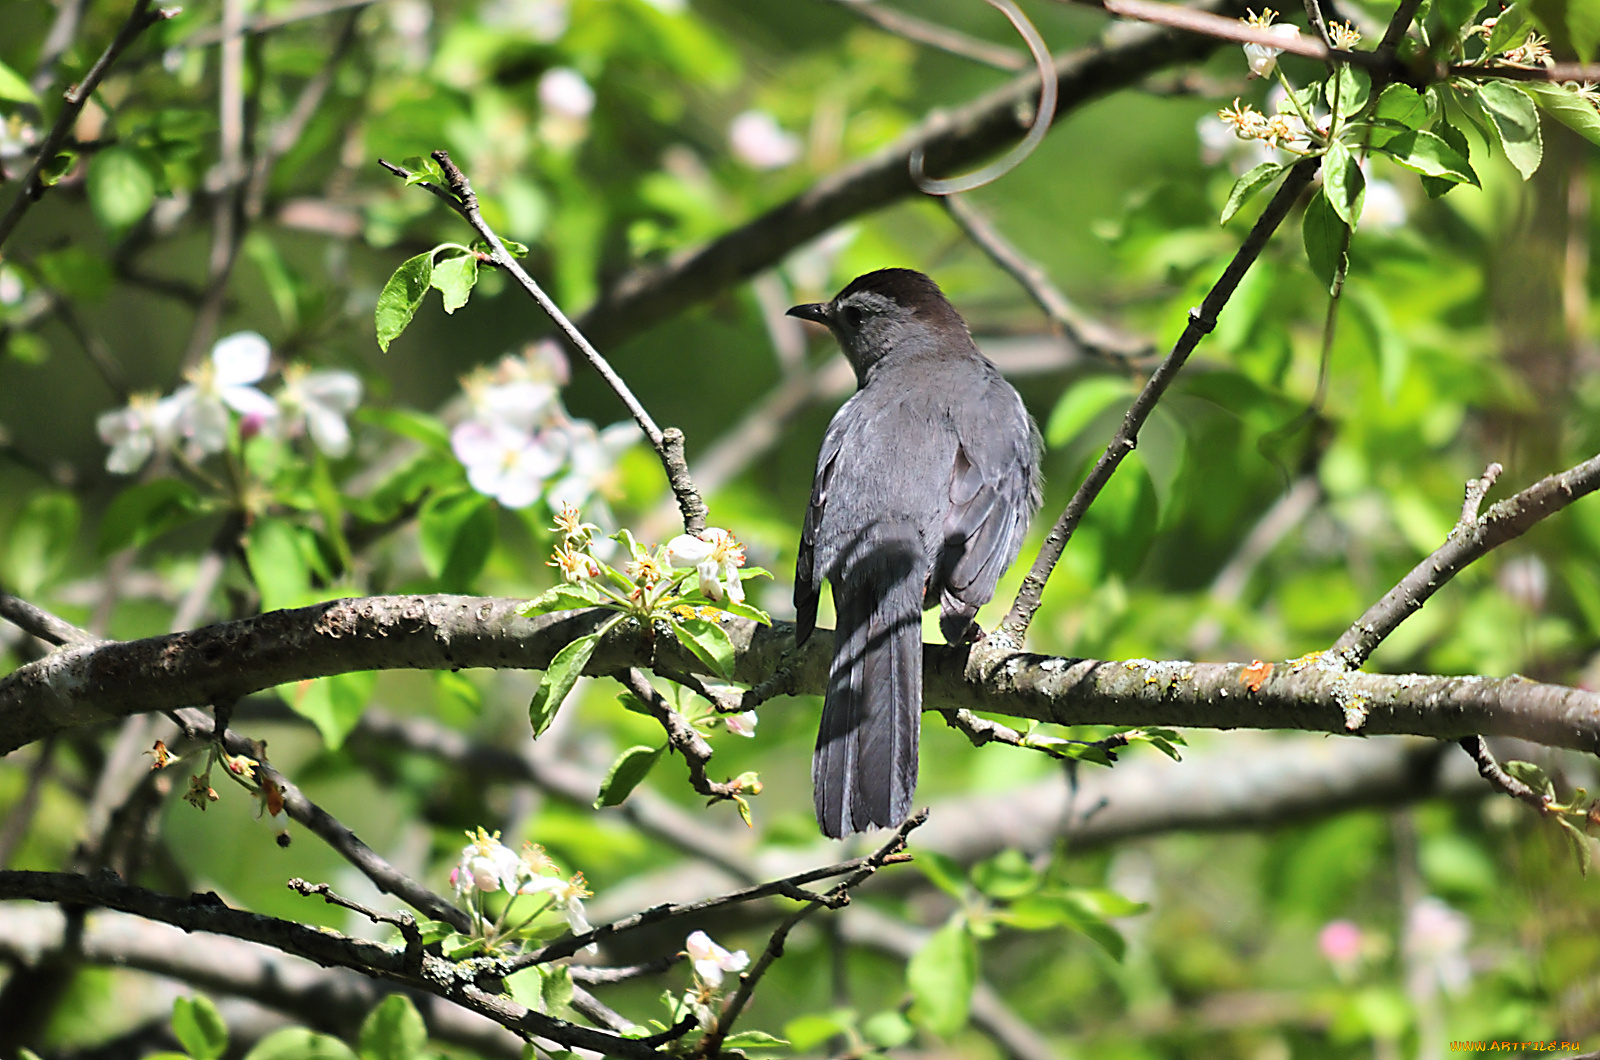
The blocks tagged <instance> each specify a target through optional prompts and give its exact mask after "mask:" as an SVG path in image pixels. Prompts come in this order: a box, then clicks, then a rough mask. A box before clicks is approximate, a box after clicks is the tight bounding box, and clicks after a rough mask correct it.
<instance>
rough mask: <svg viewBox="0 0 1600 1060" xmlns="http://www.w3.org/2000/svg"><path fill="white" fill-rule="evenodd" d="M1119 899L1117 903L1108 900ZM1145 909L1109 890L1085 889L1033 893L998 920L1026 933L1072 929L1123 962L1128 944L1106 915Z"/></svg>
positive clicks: (1124, 913) (1016, 902) (1017, 902)
mask: <svg viewBox="0 0 1600 1060" xmlns="http://www.w3.org/2000/svg"><path fill="white" fill-rule="evenodd" d="M1105 896H1109V897H1110V898H1112V899H1116V903H1111V902H1108V901H1106V900H1105ZM1143 909H1144V907H1143V906H1142V905H1140V904H1138V903H1135V902H1128V901H1127V900H1126V899H1123V898H1121V897H1120V896H1119V895H1114V894H1112V893H1111V892H1109V891H1105V892H1094V891H1089V890H1083V889H1076V888H1074V889H1071V890H1064V891H1051V892H1041V893H1038V894H1030V895H1028V896H1026V897H1024V898H1019V899H1018V900H1017V901H1015V902H1012V903H1011V905H1010V906H1009V907H1007V908H1006V910H1005V911H1004V912H1003V913H1001V914H1000V917H999V919H1000V920H1001V921H1002V922H1004V923H1006V924H1009V925H1011V926H1012V927H1015V928H1018V929H1019V930H1023V931H1047V930H1050V929H1051V928H1057V927H1065V928H1070V929H1072V930H1073V931H1076V932H1078V933H1080V934H1082V935H1085V936H1087V937H1088V938H1089V939H1090V940H1091V941H1093V942H1094V943H1095V944H1096V945H1098V946H1099V947H1100V948H1101V949H1103V950H1105V951H1106V953H1108V954H1109V955H1110V956H1111V957H1112V959H1114V960H1118V961H1120V960H1122V958H1123V955H1124V953H1126V951H1127V942H1126V941H1125V940H1124V939H1123V937H1122V934H1121V932H1119V931H1117V929H1116V928H1114V927H1112V926H1111V925H1110V924H1108V923H1106V917H1107V916H1126V915H1131V914H1132V913H1138V912H1142V911H1143Z"/></svg>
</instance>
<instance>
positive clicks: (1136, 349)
mask: <svg viewBox="0 0 1600 1060" xmlns="http://www.w3.org/2000/svg"><path fill="white" fill-rule="evenodd" d="M939 201H940V204H941V205H943V206H944V208H945V212H946V213H948V214H949V215H950V218H951V220H953V221H955V223H956V225H957V227H959V228H960V229H961V231H962V232H964V233H966V236H967V238H968V239H970V240H972V241H973V242H974V243H976V244H977V245H978V249H980V250H982V251H983V252H984V253H985V254H987V255H988V256H989V259H990V260H991V261H993V262H994V263H995V264H996V265H998V266H1000V268H1001V269H1002V270H1004V271H1005V273H1006V274H1007V275H1008V276H1010V277H1011V278H1012V279H1013V280H1016V281H1017V283H1018V284H1019V285H1021V287H1022V289H1023V290H1024V291H1025V292H1027V295H1028V297H1029V298H1031V299H1033V302H1034V304H1035V305H1037V306H1038V307H1039V308H1040V309H1042V310H1043V311H1044V315H1045V317H1046V318H1047V319H1048V320H1049V321H1050V322H1051V323H1052V324H1054V325H1056V326H1057V327H1059V328H1060V329H1061V330H1062V331H1063V332H1064V333H1065V334H1066V337H1067V339H1068V340H1069V341H1070V342H1072V343H1073V344H1074V345H1076V346H1077V347H1078V348H1079V349H1080V350H1082V351H1083V352H1084V353H1087V354H1090V355H1091V356H1096V357H1104V358H1106V359H1107V360H1110V361H1113V362H1115V363H1117V364H1121V365H1126V363H1127V361H1128V360H1129V359H1130V358H1133V357H1142V356H1144V355H1146V354H1149V353H1151V352H1152V351H1153V350H1154V347H1153V346H1152V345H1151V344H1150V343H1149V342H1148V341H1146V340H1144V339H1141V338H1137V337H1135V336H1132V335H1128V334H1126V333H1124V332H1121V331H1118V330H1117V329H1116V328H1113V327H1111V326H1110V325H1108V324H1104V323H1102V322H1101V321H1098V320H1095V319H1093V318H1092V317H1089V316H1086V315H1085V314H1083V313H1081V312H1079V310H1078V307H1077V306H1075V305H1073V304H1072V301H1071V299H1069V298H1068V297H1067V296H1066V295H1065V294H1064V293H1062V291H1061V289H1060V288H1059V287H1057V286H1056V285H1055V283H1054V282H1053V281H1052V280H1051V279H1050V276H1049V274H1048V273H1046V272H1045V271H1044V269H1043V267H1041V266H1040V265H1039V263H1038V262H1036V261H1033V260H1031V259H1029V258H1028V257H1027V256H1026V255H1025V254H1023V253H1022V251H1020V250H1018V249H1017V248H1016V246H1014V245H1013V244H1012V243H1011V241H1010V240H1008V239H1007V238H1006V237H1005V236H1004V235H1003V234H1002V233H1001V232H1000V230H999V229H998V228H996V227H995V226H994V223H993V222H991V221H990V220H989V219H988V218H987V217H985V216H983V214H982V213H980V212H979V211H978V209H977V208H976V207H974V206H973V205H972V204H971V203H969V202H967V200H966V199H965V198H963V197H962V196H960V195H946V196H944V197H942V198H941V199H940V200H939Z"/></svg>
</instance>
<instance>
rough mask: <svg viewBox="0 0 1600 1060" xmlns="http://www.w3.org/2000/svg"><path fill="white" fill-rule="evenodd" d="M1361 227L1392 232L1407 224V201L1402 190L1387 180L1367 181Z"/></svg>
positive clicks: (1362, 205)
mask: <svg viewBox="0 0 1600 1060" xmlns="http://www.w3.org/2000/svg"><path fill="white" fill-rule="evenodd" d="M1360 221H1361V227H1363V228H1367V229H1371V230H1374V231H1378V232H1390V231H1393V230H1394V229H1396V228H1399V227H1400V226H1401V225H1403V224H1405V223H1406V201H1405V199H1403V198H1401V197H1400V189H1399V188H1397V187H1395V186H1394V184H1393V183H1391V182H1390V181H1387V180H1381V179H1374V180H1368V181H1367V193H1366V197H1365V198H1364V199H1363V200H1362V202H1361V217H1360Z"/></svg>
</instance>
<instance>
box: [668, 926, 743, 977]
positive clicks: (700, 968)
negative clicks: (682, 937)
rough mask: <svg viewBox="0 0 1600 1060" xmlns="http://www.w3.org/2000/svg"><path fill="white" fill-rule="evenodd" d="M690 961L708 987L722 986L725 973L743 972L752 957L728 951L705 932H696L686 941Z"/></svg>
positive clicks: (739, 952) (695, 972) (685, 945)
mask: <svg viewBox="0 0 1600 1060" xmlns="http://www.w3.org/2000/svg"><path fill="white" fill-rule="evenodd" d="M684 948H685V949H687V950H688V951H689V959H690V960H691V961H693V962H694V974H696V975H698V976H699V977H700V978H701V979H703V980H704V981H705V983H706V985H707V986H713V987H716V986H721V985H722V976H723V974H724V973H725V972H742V971H744V970H745V969H746V968H747V967H749V965H750V955H749V954H747V953H745V951H744V950H734V951H733V952H732V953H729V952H728V951H727V950H725V949H723V948H722V947H721V946H718V945H717V944H716V943H715V942H713V941H711V936H710V935H707V934H706V933H705V932H704V931H696V932H695V933H694V934H692V935H690V936H689V938H688V939H687V940H686V941H685V944H684Z"/></svg>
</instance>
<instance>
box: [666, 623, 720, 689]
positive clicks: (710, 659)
mask: <svg viewBox="0 0 1600 1060" xmlns="http://www.w3.org/2000/svg"><path fill="white" fill-rule="evenodd" d="M672 632H674V633H676V634H677V635H678V642H679V643H680V644H682V645H683V646H684V647H685V648H688V649H689V650H690V651H691V652H693V653H694V655H695V658H697V659H699V660H700V661H701V662H703V663H705V664H706V665H707V666H709V667H711V671H712V672H713V673H715V674H716V675H717V676H718V677H723V678H727V679H728V680H732V679H733V654H734V653H733V641H731V640H729V639H728V634H727V632H726V631H725V630H723V628H722V627H721V626H719V625H717V624H716V623H715V622H712V621H710V620H709V619H704V618H676V617H675V618H673V619H672Z"/></svg>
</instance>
